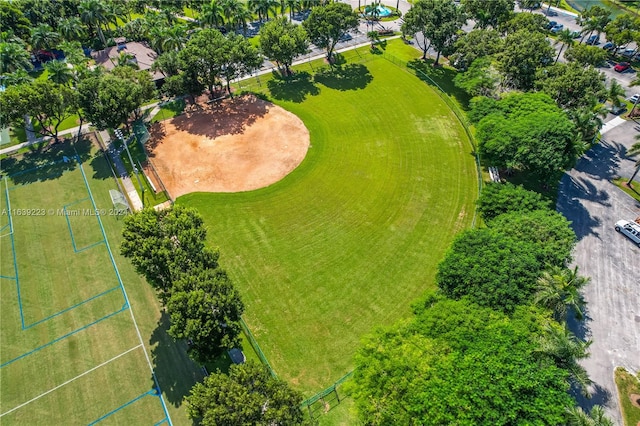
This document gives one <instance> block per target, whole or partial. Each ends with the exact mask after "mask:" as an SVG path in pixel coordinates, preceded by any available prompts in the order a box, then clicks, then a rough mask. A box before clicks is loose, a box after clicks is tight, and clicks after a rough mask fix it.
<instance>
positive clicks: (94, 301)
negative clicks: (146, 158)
mask: <svg viewBox="0 0 640 426" xmlns="http://www.w3.org/2000/svg"><path fill="white" fill-rule="evenodd" d="M76 148H77V150H78V153H79V155H80V157H81V158H82V161H83V164H82V168H80V166H78V164H77V163H76V162H74V161H69V162H64V161H63V158H64V156H66V157H67V158H70V159H71V158H73V157H74V156H75V154H76V151H74V149H73V148H72V147H71V146H70V145H69V144H68V143H65V144H64V145H58V146H54V147H51V148H50V149H47V150H43V151H41V152H34V153H30V154H27V155H26V156H24V157H23V158H19V159H7V160H3V164H2V168H3V171H2V173H3V175H10V176H11V175H12V174H13V173H18V174H17V175H14V176H13V177H8V178H7V179H6V180H3V181H2V187H1V188H0V203H1V204H0V210H1V211H2V214H1V215H0V235H1V237H0V244H1V246H0V251H1V254H2V255H1V256H0V258H1V260H0V276H1V278H0V303H1V305H0V323H1V324H2V327H1V328H0V347H1V348H2V350H1V351H0V423H2V424H7V425H9V424H41V423H43V422H48V423H55V424H82V423H84V424H89V423H91V422H94V421H96V420H99V419H102V420H101V421H104V423H114V422H115V423H126V424H155V423H157V422H160V421H162V420H163V419H164V418H166V414H165V411H164V409H163V406H162V403H161V401H160V398H158V396H156V395H155V393H154V391H153V388H154V381H153V380H152V375H151V370H150V368H149V363H148V362H147V358H146V356H145V352H144V349H145V348H146V350H147V352H148V354H149V355H150V360H151V364H152V366H153V368H154V370H155V371H156V373H157V375H158V378H159V381H160V385H161V387H162V389H163V396H164V400H165V402H166V404H167V407H168V411H169V413H170V415H171V417H172V420H173V418H174V417H175V419H176V420H175V421H174V423H176V424H182V423H184V422H185V421H186V416H185V415H184V411H183V407H181V402H180V401H181V399H182V396H183V395H184V394H185V393H186V392H188V389H189V388H190V386H191V385H192V384H193V382H194V381H195V380H196V379H198V378H199V377H200V374H199V372H198V370H197V369H196V368H195V366H194V365H192V364H191V363H190V362H189V361H188V360H186V357H183V351H182V350H181V348H180V347H179V346H176V345H175V344H174V343H173V342H172V341H171V340H170V339H168V337H167V336H166V321H165V320H163V317H161V314H160V311H159V309H158V306H157V302H156V300H155V297H154V294H153V291H152V290H151V288H150V287H149V286H148V285H147V284H146V283H144V282H143V281H142V280H141V279H140V278H139V277H138V276H137V274H136V273H135V272H134V271H133V268H132V267H131V266H130V264H129V263H128V261H126V260H124V259H122V257H120V256H119V254H118V252H119V248H118V244H119V240H120V234H121V229H122V218H121V217H119V216H116V215H114V214H113V212H111V211H110V210H112V209H113V205H112V203H111V198H110V195H109V190H110V189H117V185H116V182H115V180H114V179H113V177H112V175H111V171H110V169H109V165H108V163H107V161H106V160H105V159H104V158H103V157H102V156H101V155H97V154H98V153H97V152H96V150H95V148H93V147H92V146H91V145H89V144H88V143H84V142H83V143H80V144H77V145H76ZM83 172H84V174H83ZM85 178H86V179H85ZM91 196H92V197H93V200H94V202H95V207H97V208H98V209H100V210H101V211H102V214H103V215H102V216H101V217H100V221H99V220H98V217H97V216H96V215H95V214H93V213H92V210H93V209H94V205H93V203H92V202H91ZM9 212H10V213H11V215H9ZM101 225H102V227H101ZM103 230H104V233H103ZM11 231H13V232H11ZM105 236H106V239H105ZM107 242H108V243H109V247H110V248H111V251H112V253H111V254H112V255H113V257H111V255H110V253H109V249H108V246H107ZM14 253H15V257H14ZM114 265H115V267H114ZM16 269H17V272H18V273H17V279H16ZM120 279H121V280H122V283H123V284H124V286H125V288H126V290H127V291H128V296H129V302H130V304H131V306H133V309H134V312H135V314H136V317H137V318H136V319H137V323H138V326H139V328H140V332H141V336H142V340H141V339H140V338H139V337H138V334H137V330H136V326H135V324H134V321H133V319H132V317H131V313H130V310H129V305H128V304H126V303H125V301H126V299H125V297H124V292H123V289H122V286H121V285H120ZM18 291H19V292H20V294H19V295H18ZM19 300H20V303H19Z"/></svg>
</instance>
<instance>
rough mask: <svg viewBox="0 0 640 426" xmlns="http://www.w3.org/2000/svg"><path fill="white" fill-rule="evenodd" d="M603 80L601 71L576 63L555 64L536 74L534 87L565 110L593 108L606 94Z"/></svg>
mask: <svg viewBox="0 0 640 426" xmlns="http://www.w3.org/2000/svg"><path fill="white" fill-rule="evenodd" d="M604 81H605V76H604V74H603V73H602V72H600V71H598V70H597V69H595V68H593V67H588V68H584V67H582V66H580V65H578V64H576V63H572V64H555V65H553V66H550V67H547V68H544V69H541V70H539V71H538V73H537V75H536V87H537V88H538V89H539V90H542V91H543V92H544V93H546V94H548V95H549V96H551V98H553V99H554V100H555V101H556V104H557V105H558V106H559V107H560V108H562V109H565V110H575V109H579V108H594V107H595V106H596V105H597V104H598V103H599V99H602V98H604V97H605V95H606V92H607V89H606V87H605V85H604Z"/></svg>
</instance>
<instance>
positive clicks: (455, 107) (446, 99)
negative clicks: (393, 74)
mask: <svg viewBox="0 0 640 426" xmlns="http://www.w3.org/2000/svg"><path fill="white" fill-rule="evenodd" d="M382 57H383V58H385V59H386V60H388V61H389V62H391V63H392V64H394V65H396V66H398V67H400V68H403V69H406V68H408V69H410V70H413V71H414V72H415V74H416V75H417V76H418V77H420V78H421V79H422V80H425V81H427V82H428V83H429V85H431V86H433V87H435V88H436V89H437V90H436V91H435V92H436V93H437V94H438V96H440V99H442V100H443V101H444V103H446V104H447V106H448V107H449V108H450V109H451V111H453V113H454V114H455V116H456V118H457V119H458V121H459V122H460V124H462V127H463V128H464V131H465V133H466V134H467V137H468V138H469V142H470V143H471V148H472V149H473V156H474V158H475V163H476V174H477V179H478V194H480V192H481V191H482V172H481V166H480V155H479V154H478V149H477V147H476V144H475V139H474V137H473V133H472V132H471V129H470V126H471V124H470V123H469V121H468V120H467V116H466V114H465V113H464V112H463V111H462V110H461V109H460V106H459V105H458V104H457V103H456V102H454V101H453V100H452V99H451V97H450V96H449V95H448V94H447V92H445V91H444V90H443V89H442V87H440V85H438V83H436V82H435V81H434V80H433V79H432V78H431V77H429V76H428V75H427V74H426V73H424V72H422V71H421V70H419V69H417V68H415V67H412V66H411V64H409V63H407V62H405V61H403V60H401V59H399V58H397V57H395V56H393V55H391V54H389V53H387V52H384V53H383V54H382ZM476 217H477V210H474V211H473V220H472V221H471V226H472V227H473V228H475V226H476Z"/></svg>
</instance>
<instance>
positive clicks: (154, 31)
mask: <svg viewBox="0 0 640 426" xmlns="http://www.w3.org/2000/svg"><path fill="white" fill-rule="evenodd" d="M166 32H167V28H166V27H161V26H155V27H151V28H150V29H149V46H150V47H151V48H152V49H153V50H155V51H156V53H157V54H158V55H160V54H161V53H162V52H164V48H163V46H164V40H163V38H164V35H165V34H166Z"/></svg>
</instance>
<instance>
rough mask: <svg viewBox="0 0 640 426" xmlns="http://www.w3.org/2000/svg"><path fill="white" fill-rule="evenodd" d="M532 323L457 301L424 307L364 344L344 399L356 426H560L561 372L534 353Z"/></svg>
mask: <svg viewBox="0 0 640 426" xmlns="http://www.w3.org/2000/svg"><path fill="white" fill-rule="evenodd" d="M537 322H538V320H537V319H536V318H535V317H534V316H533V315H531V314H527V313H524V312H522V313H517V314H515V315H514V316H513V318H512V319H509V318H507V317H506V316H504V315H503V314H500V313H497V312H496V311H493V310H491V309H487V308H482V307H479V306H478V305H476V304H473V303H470V302H468V301H465V300H461V301H452V300H437V299H430V300H428V302H427V304H426V306H425V307H423V308H420V309H419V311H418V313H417V316H416V317H415V318H414V319H413V320H410V321H408V322H406V323H404V324H400V325H398V326H395V327H393V328H390V329H387V330H382V331H378V332H376V333H375V334H373V335H372V336H369V337H367V338H366V339H365V340H364V342H363V345H362V347H361V348H360V350H359V351H358V354H357V356H356V369H355V371H354V376H353V385H352V395H353V397H354V400H355V402H356V406H357V408H358V412H359V415H360V419H361V420H362V422H363V423H364V424H371V425H387V424H394V425H395V424H407V425H408V424H422V425H443V424H470V425H471V424H473V425H488V424H491V425H511V424H563V423H564V416H565V408H566V407H569V406H571V405H572V401H571V398H570V396H569V394H568V393H567V390H568V384H567V372H566V371H563V370H562V369H560V368H558V367H557V366H556V365H555V364H554V362H553V360H552V359H551V358H550V357H548V356H543V355H540V354H539V353H537V352H536V351H537V343H536V340H535V339H533V338H532V335H533V332H535V331H537V329H538V328H539V326H538V325H537Z"/></svg>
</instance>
